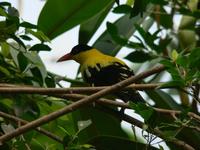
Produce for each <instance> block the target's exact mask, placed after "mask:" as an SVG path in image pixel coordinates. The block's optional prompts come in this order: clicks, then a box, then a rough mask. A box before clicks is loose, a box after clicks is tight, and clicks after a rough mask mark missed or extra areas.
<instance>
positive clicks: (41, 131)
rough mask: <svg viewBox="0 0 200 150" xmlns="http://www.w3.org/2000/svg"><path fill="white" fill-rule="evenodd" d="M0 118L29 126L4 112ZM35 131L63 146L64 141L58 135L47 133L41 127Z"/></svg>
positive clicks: (0, 114) (0, 113) (0, 112)
mask: <svg viewBox="0 0 200 150" xmlns="http://www.w3.org/2000/svg"><path fill="white" fill-rule="evenodd" d="M0 116H1V117H3V118H7V119H10V120H13V121H15V122H20V123H22V124H27V123H28V121H26V120H23V119H21V118H18V117H16V116H13V115H10V114H7V113H4V112H2V111H0ZM35 130H36V131H38V132H40V133H42V134H44V135H46V136H47V137H49V138H51V139H53V140H55V141H57V142H59V143H61V144H63V140H62V139H61V138H60V137H59V136H57V135H55V134H53V133H51V132H49V131H47V130H45V129H42V128H41V127H37V128H35Z"/></svg>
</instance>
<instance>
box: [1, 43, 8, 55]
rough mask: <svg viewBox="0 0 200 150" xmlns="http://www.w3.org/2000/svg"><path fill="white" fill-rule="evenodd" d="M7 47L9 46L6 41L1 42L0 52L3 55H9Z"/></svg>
mask: <svg viewBox="0 0 200 150" xmlns="http://www.w3.org/2000/svg"><path fill="white" fill-rule="evenodd" d="M9 49H10V46H9V45H8V43H6V42H1V53H2V54H3V56H4V57H7V56H8V55H9Z"/></svg>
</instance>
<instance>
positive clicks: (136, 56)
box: [125, 51, 153, 63]
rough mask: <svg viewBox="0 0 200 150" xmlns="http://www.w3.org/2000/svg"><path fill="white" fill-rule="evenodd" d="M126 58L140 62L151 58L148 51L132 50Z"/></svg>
mask: <svg viewBox="0 0 200 150" xmlns="http://www.w3.org/2000/svg"><path fill="white" fill-rule="evenodd" d="M125 58H126V59H128V60H130V61H131V62H136V63H142V62H145V61H148V60H151V59H153V56H151V55H150V54H149V53H146V52H144V51H134V52H132V53H130V54H129V55H128V56H126V57H125Z"/></svg>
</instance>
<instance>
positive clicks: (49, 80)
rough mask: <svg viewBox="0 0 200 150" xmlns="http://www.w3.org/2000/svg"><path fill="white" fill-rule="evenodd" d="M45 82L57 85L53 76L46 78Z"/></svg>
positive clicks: (53, 85)
mask: <svg viewBox="0 0 200 150" xmlns="http://www.w3.org/2000/svg"><path fill="white" fill-rule="evenodd" d="M45 83H46V85H47V87H55V86H56V84H55V80H54V79H53V78H52V77H46V78H45Z"/></svg>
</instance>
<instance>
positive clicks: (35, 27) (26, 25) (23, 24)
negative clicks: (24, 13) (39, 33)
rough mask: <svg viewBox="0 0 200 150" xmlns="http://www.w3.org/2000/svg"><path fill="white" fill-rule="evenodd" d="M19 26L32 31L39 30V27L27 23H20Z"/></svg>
mask: <svg viewBox="0 0 200 150" xmlns="http://www.w3.org/2000/svg"><path fill="white" fill-rule="evenodd" d="M19 26H21V27H25V28H31V29H37V28H38V26H37V25H34V24H32V23H29V22H26V21H24V22H22V23H20V24H19Z"/></svg>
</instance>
